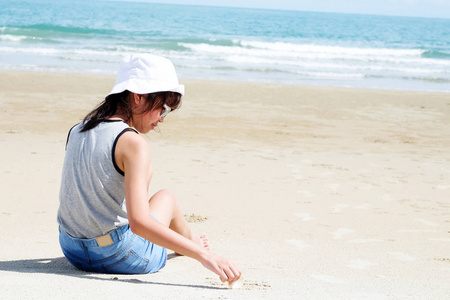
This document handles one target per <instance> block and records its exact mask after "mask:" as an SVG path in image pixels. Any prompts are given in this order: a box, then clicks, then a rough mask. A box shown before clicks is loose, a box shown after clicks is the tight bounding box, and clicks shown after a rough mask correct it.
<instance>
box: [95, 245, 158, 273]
mask: <svg viewBox="0 0 450 300" xmlns="http://www.w3.org/2000/svg"><path fill="white" fill-rule="evenodd" d="M148 263H149V260H148V259H146V258H143V257H141V256H140V255H139V254H137V253H136V252H135V251H134V250H133V249H131V250H129V251H128V252H127V253H126V254H125V256H123V257H122V258H120V259H119V260H118V261H116V262H114V263H111V264H103V265H102V269H103V272H104V273H112V274H143V273H145V270H146V268H147V265H148Z"/></svg>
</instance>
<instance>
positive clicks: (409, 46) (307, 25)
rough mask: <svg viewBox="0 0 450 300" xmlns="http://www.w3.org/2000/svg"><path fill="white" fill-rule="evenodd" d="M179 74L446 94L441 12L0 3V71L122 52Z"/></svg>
mask: <svg viewBox="0 0 450 300" xmlns="http://www.w3.org/2000/svg"><path fill="white" fill-rule="evenodd" d="M136 52H144V53H154V54H158V55H162V56H165V57H167V58H169V59H171V60H172V61H173V63H174V64H175V67H176V69H177V72H178V75H179V77H180V79H181V80H182V79H213V80H233V81H246V82H262V83H280V84H294V85H325V86H343V87H357V88H381V89H401V90H424V91H440V92H450V19H427V18H407V17H388V16H370V15H351V14H332V13H313V12H300V11H282V10H262V9H244V8H225V7H209V6H190V5H168V4H154V3H143V2H120V1H99V0H90V1H86V0H77V1H73V0H70V1H67V0H58V1H54V0H24V1H15V0H6V1H5V0H3V1H2V3H1V5H0V69H3V70H29V71H45V72H71V73H93V74H115V72H116V70H117V68H118V63H119V62H120V60H121V58H122V57H123V56H124V55H126V54H128V53H136Z"/></svg>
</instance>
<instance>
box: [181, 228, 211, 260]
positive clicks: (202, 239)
mask: <svg viewBox="0 0 450 300" xmlns="http://www.w3.org/2000/svg"><path fill="white" fill-rule="evenodd" d="M190 239H191V241H193V242H195V243H197V244H199V245H200V246H202V247H203V248H205V249H206V250H209V240H208V238H207V237H206V234H204V233H202V234H199V235H195V234H193V235H192V236H191V238H190ZM175 254H176V255H179V256H182V255H183V254H180V253H177V252H175Z"/></svg>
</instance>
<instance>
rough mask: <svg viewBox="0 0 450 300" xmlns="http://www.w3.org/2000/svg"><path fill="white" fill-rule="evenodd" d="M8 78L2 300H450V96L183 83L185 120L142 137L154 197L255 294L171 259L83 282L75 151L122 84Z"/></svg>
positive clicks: (90, 78)
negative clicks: (165, 199)
mask: <svg viewBox="0 0 450 300" xmlns="http://www.w3.org/2000/svg"><path fill="white" fill-rule="evenodd" d="M0 75H1V76H2V81H1V82H0V99H1V101H0V115H1V118H0V148H1V149H2V156H1V159H2V160H1V161H0V163H1V164H2V173H1V175H0V179H1V181H0V182H1V183H0V187H1V189H2V191H3V194H4V196H3V197H2V200H1V201H2V206H1V208H0V214H1V215H2V218H1V219H0V226H2V228H3V232H4V235H3V237H4V240H3V241H4V246H3V251H1V253H0V280H1V281H2V284H3V286H2V287H3V292H2V295H3V296H4V297H5V298H6V299H22V298H35V299H39V298H40V299H42V298H44V297H45V298H48V299H61V298H62V297H64V298H67V299H77V298H78V299H79V298H81V297H89V298H93V297H99V298H105V297H111V296H113V297H133V298H136V299H142V298H147V299H148V298H152V299H159V298H166V299H167V298H176V297H177V296H178V295H179V294H180V293H183V295H184V296H185V297H186V298H188V299H196V298H205V299H218V298H227V299H243V298H245V299H247V298H248V299H258V298H259V299H261V298H267V299H298V298H307V299H336V298H339V299H341V298H342V299H350V298H360V299H361V298H373V299H399V298H412V299H425V298H433V299H445V297H446V296H447V295H448V294H449V293H450V287H449V286H448V284H447V281H448V278H449V277H450V265H449V262H450V257H449V251H450V236H449V233H448V224H449V222H450V220H449V216H450V205H449V204H448V191H449V190H450V185H449V183H448V180H447V179H448V176H449V174H450V157H449V155H448V149H449V148H450V136H449V134H448V133H449V132H450V99H449V97H448V95H447V94H446V93H442V94H441V93H429V92H404V91H385V90H376V91H372V90H357V89H346V88H322V87H320V88H317V87H298V86H280V85H260V84H249V83H233V82H213V81H195V80H180V81H181V83H183V84H185V86H186V95H185V97H183V101H184V102H183V104H182V106H181V108H180V109H179V110H177V111H175V112H173V113H171V114H170V115H169V116H168V117H167V119H166V120H165V121H164V123H163V124H161V132H160V133H150V134H148V135H147V136H146V138H147V139H148V142H149V143H150V146H151V150H152V165H153V168H154V177H153V180H152V183H151V187H150V193H154V192H155V191H157V190H159V189H161V188H168V189H170V190H172V191H173V192H174V193H175V195H177V197H178V198H179V201H180V207H181V209H182V211H183V213H184V214H185V215H186V216H189V219H190V222H191V223H190V225H191V226H192V229H193V231H194V232H204V231H206V233H207V234H208V237H209V240H210V242H211V249H212V251H214V252H215V253H217V254H220V255H223V256H226V257H229V258H230V259H233V260H234V261H236V263H237V264H238V265H239V266H240V267H241V268H242V269H243V274H244V278H245V281H244V285H243V288H241V289H236V290H230V289H228V288H227V287H226V285H224V284H222V283H221V282H220V281H219V279H218V278H216V276H214V274H213V273H211V272H209V271H208V270H206V269H204V268H203V267H202V266H201V265H200V264H198V263H197V262H196V261H193V260H192V259H188V258H186V257H175V256H173V255H169V260H168V263H167V265H166V267H165V268H163V269H162V270H161V271H160V272H157V273H155V274H146V275H112V274H110V275H108V274H93V273H85V272H82V271H78V270H76V269H74V268H73V267H72V266H71V265H70V264H69V263H68V262H67V260H65V258H64V257H63V255H62V252H61V250H60V248H59V244H58V229H57V223H56V211H57V208H58V193H59V182H60V174H61V168H62V163H63V157H64V145H65V139H66V137H67V132H68V130H69V129H70V128H71V127H72V126H73V125H74V124H75V123H77V122H79V121H80V120H81V119H82V118H83V117H84V115H85V114H86V113H87V112H89V111H90V110H91V109H93V108H94V107H95V105H97V104H98V102H100V101H101V100H102V97H103V96H104V95H105V94H107V93H108V92H109V90H110V88H111V87H112V86H113V84H114V80H115V78H114V77H112V76H97V75H77V74H75V75H74V74H64V75H61V74H53V73H52V74H49V73H34V72H21V71H20V72H16V71H14V72H10V71H7V72H4V71H0ZM43 283H45V284H43ZM73 286H80V287H82V289H79V290H77V291H76V292H73V289H72V287H73Z"/></svg>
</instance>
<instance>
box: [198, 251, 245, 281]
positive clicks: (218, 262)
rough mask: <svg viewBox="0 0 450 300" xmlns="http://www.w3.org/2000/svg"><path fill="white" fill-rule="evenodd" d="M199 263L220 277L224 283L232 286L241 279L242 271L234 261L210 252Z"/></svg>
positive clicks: (206, 252)
mask: <svg viewBox="0 0 450 300" xmlns="http://www.w3.org/2000/svg"><path fill="white" fill-rule="evenodd" d="M199 261H200V262H201V264H202V265H203V266H204V267H205V268H207V269H209V270H211V271H213V272H214V273H216V274H217V275H219V277H220V280H221V281H222V282H226V281H227V282H228V284H232V283H233V282H235V281H236V280H238V279H239V278H240V277H241V274H242V272H241V270H240V269H239V268H238V267H237V266H236V265H235V264H234V263H233V262H232V261H230V260H228V259H226V258H224V257H221V256H218V255H215V254H213V253H211V252H209V251H205V254H204V255H203V256H202V258H201V259H200V260H199Z"/></svg>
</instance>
